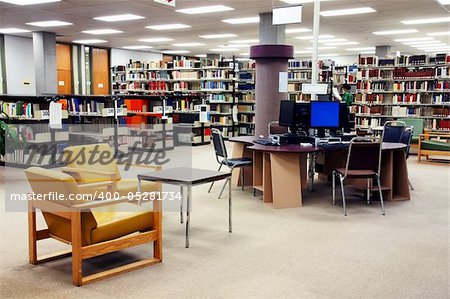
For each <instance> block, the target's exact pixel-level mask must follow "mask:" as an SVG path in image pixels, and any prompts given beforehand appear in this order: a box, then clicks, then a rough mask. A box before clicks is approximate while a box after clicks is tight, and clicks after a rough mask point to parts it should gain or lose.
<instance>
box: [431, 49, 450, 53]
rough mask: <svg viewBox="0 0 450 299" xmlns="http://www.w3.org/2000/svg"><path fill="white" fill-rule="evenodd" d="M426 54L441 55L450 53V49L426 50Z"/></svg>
mask: <svg viewBox="0 0 450 299" xmlns="http://www.w3.org/2000/svg"><path fill="white" fill-rule="evenodd" d="M425 52H427V53H439V54H442V53H450V48H448V49H435V50H425Z"/></svg>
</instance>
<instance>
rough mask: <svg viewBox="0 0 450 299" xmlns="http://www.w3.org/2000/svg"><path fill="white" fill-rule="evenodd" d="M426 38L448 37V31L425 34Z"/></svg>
mask: <svg viewBox="0 0 450 299" xmlns="http://www.w3.org/2000/svg"><path fill="white" fill-rule="evenodd" d="M427 35H428V36H445V35H450V31H444V32H433V33H427Z"/></svg>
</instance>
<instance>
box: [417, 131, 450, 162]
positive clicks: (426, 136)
mask: <svg viewBox="0 0 450 299" xmlns="http://www.w3.org/2000/svg"><path fill="white" fill-rule="evenodd" d="M431 138H437V139H438V140H441V139H444V140H449V139H450V133H431V132H427V133H425V134H421V135H420V136H419V149H418V152H417V157H418V159H419V163H420V162H422V156H425V157H426V158H427V159H428V158H429V156H431V155H437V156H450V151H438V150H424V149H422V142H423V141H425V140H430V139H431Z"/></svg>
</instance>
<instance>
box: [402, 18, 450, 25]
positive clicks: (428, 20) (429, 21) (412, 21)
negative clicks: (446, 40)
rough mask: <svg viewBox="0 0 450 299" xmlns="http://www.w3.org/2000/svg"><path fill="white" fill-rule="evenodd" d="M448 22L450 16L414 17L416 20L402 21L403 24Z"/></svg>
mask: <svg viewBox="0 0 450 299" xmlns="http://www.w3.org/2000/svg"><path fill="white" fill-rule="evenodd" d="M448 22H450V17H445V18H432V19H416V20H406V21H402V23H403V24H406V25H415V24H434V23H448Z"/></svg>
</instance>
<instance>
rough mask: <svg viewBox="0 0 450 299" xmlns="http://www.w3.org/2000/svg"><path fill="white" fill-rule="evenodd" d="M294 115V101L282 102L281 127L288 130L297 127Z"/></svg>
mask: <svg viewBox="0 0 450 299" xmlns="http://www.w3.org/2000/svg"><path fill="white" fill-rule="evenodd" d="M294 113H295V102H294V101H281V103H280V118H279V121H278V123H279V125H280V126H282V127H288V128H292V127H294V126H295V121H294Z"/></svg>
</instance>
